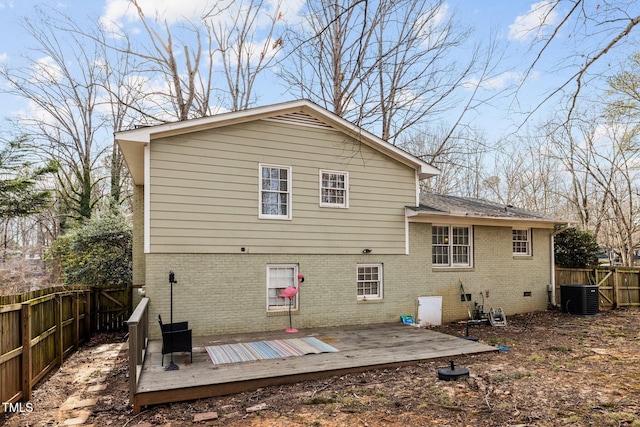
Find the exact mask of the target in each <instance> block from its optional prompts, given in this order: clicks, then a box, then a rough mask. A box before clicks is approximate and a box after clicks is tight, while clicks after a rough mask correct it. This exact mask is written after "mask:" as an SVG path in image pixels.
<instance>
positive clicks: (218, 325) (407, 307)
mask: <svg viewBox="0 0 640 427" xmlns="http://www.w3.org/2000/svg"><path fill="white" fill-rule="evenodd" d="M533 236H534V237H533V256H532V257H527V258H517V257H514V256H513V255H512V250H511V228H510V227H481V226H476V227H474V267H473V268H471V269H455V270H451V269H434V268H432V267H431V225H430V224H411V225H410V255H376V254H375V253H371V254H367V255H364V254H362V255H256V254H242V253H239V254H221V255H217V254H147V255H146V257H145V263H146V284H147V296H148V297H150V300H151V301H150V302H151V305H150V310H151V311H150V313H151V316H150V319H153V320H152V325H151V328H150V331H151V336H152V337H154V338H158V337H159V328H158V326H157V322H156V317H157V314H158V313H161V314H162V316H163V319H165V321H167V322H168V321H169V300H170V298H169V291H170V288H169V281H168V274H169V270H173V271H174V272H175V274H176V280H177V281H178V283H177V284H176V285H175V286H174V308H173V316H174V321H185V320H188V321H189V324H190V326H191V328H192V329H193V330H194V334H196V335H208V334H217V333H237V332H250V331H253V332H258V331H267V330H278V329H284V328H285V327H287V326H288V317H287V313H286V312H282V313H267V311H266V265H267V264H298V266H299V272H300V273H301V274H304V275H305V282H304V283H303V284H302V286H301V290H300V300H299V301H300V303H299V304H300V310H299V312H294V315H293V323H294V327H297V328H305V327H318V326H336V325H344V324H369V323H383V322H395V321H399V316H400V315H401V314H414V315H416V314H417V312H416V311H417V298H418V297H419V296H433V295H441V296H442V297H443V321H444V322H448V321H453V320H458V319H466V317H467V305H466V304H465V303H463V302H461V301H460V287H459V279H462V281H463V283H464V286H465V290H466V292H467V293H471V294H472V296H473V300H475V301H478V302H479V303H482V298H481V296H480V292H481V291H482V292H483V294H485V295H486V292H487V291H488V292H489V296H488V297H485V300H484V304H485V307H486V309H487V310H488V309H489V308H490V307H496V308H497V307H501V308H503V309H504V310H505V312H506V313H507V316H508V315H509V314H514V313H521V312H529V311H534V310H542V309H544V308H545V307H546V304H547V284H548V283H549V279H550V265H549V253H550V250H549V232H548V231H546V230H534V233H533ZM359 263H382V264H383V265H384V267H383V270H384V298H383V300H382V301H374V300H371V301H367V302H362V301H358V300H357V298H356V265H357V264H359ZM524 292H531V296H527V297H525V296H524Z"/></svg>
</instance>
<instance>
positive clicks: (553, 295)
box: [548, 223, 571, 307]
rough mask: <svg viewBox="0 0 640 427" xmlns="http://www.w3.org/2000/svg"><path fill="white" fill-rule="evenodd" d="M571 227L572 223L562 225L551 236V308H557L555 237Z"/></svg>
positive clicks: (549, 289)
mask: <svg viewBox="0 0 640 427" xmlns="http://www.w3.org/2000/svg"><path fill="white" fill-rule="evenodd" d="M570 226H571V224H570V223H566V224H562V225H561V226H560V228H558V229H557V230H556V231H554V232H553V233H551V236H549V237H550V238H549V242H550V244H551V250H550V252H549V253H550V254H551V275H550V276H551V283H550V284H549V288H548V291H549V305H550V306H551V307H557V305H556V248H555V237H556V235H558V234H560V233H562V232H563V231H564V230H566V229H567V228H569V227H570Z"/></svg>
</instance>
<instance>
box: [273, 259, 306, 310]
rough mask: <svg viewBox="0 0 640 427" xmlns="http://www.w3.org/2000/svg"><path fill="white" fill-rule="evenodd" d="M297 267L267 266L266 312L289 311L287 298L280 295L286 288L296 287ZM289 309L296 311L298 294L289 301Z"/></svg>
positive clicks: (292, 265)
mask: <svg viewBox="0 0 640 427" xmlns="http://www.w3.org/2000/svg"><path fill="white" fill-rule="evenodd" d="M297 277H298V266H297V265H296V264H268V265H267V311H283V310H288V309H289V298H282V297H281V296H280V294H281V293H282V292H283V291H284V290H285V289H286V288H288V287H296V288H297V287H298V283H297V281H296V280H297ZM291 309H292V310H297V309H298V294H296V295H295V296H294V297H293V298H292V299H291Z"/></svg>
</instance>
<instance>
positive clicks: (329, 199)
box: [320, 170, 349, 208]
mask: <svg viewBox="0 0 640 427" xmlns="http://www.w3.org/2000/svg"><path fill="white" fill-rule="evenodd" d="M320 206H321V207H328V208H348V207H349V174H348V173H347V172H338V171H330V170H320Z"/></svg>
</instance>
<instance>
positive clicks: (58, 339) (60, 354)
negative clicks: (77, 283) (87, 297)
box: [55, 294, 64, 366]
mask: <svg viewBox="0 0 640 427" xmlns="http://www.w3.org/2000/svg"><path fill="white" fill-rule="evenodd" d="M55 301H56V304H57V306H56V308H55V311H56V312H55V317H56V334H55V352H56V360H57V362H56V364H57V365H58V366H62V361H63V359H64V335H63V333H62V295H61V294H56V298H55Z"/></svg>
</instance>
